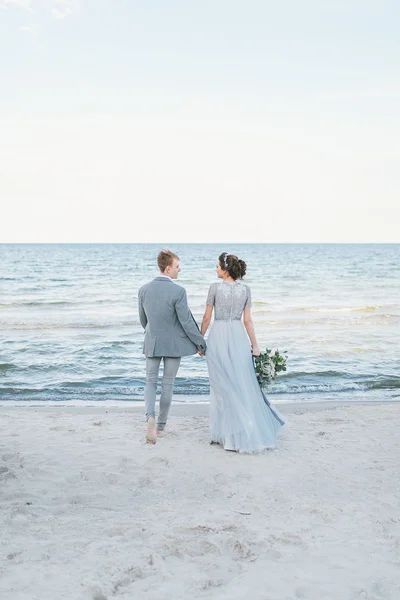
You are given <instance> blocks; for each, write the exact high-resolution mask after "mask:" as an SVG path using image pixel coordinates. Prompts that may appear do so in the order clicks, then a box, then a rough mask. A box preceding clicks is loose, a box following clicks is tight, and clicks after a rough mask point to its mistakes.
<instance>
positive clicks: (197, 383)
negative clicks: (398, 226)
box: [0, 241, 400, 406]
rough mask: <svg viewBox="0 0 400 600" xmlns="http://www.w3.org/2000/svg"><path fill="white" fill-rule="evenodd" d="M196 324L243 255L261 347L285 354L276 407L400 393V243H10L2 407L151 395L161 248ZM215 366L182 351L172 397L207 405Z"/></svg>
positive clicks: (2, 293)
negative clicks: (149, 369)
mask: <svg viewBox="0 0 400 600" xmlns="http://www.w3.org/2000/svg"><path fill="white" fill-rule="evenodd" d="M164 247H170V248H171V249H172V250H173V251H174V252H176V253H177V254H178V255H179V257H180V262H181V268H182V271H181V273H180V275H179V280H178V281H177V283H178V285H182V286H184V287H185V288H186V290H187V295H188V300H189V304H190V308H191V310H192V312H193V314H194V316H195V318H196V320H197V322H198V323H199V324H200V323H201V319H202V315H203V312H204V309H205V301H206V297H207V291H208V288H209V285H210V284H211V283H213V282H214V281H216V272H215V266H216V262H217V259H218V256H219V255H220V254H221V252H229V253H233V254H236V255H238V256H239V258H242V259H243V260H245V262H246V263H247V268H248V271H247V275H246V277H245V282H246V283H247V284H248V285H249V286H250V287H251V290H252V298H253V308H252V312H253V320H254V324H255V330H256V335H257V338H258V341H259V345H260V347H261V349H262V350H264V349H265V348H271V349H275V348H276V349H278V350H279V351H280V352H281V353H282V352H284V351H286V352H287V371H286V372H285V373H281V374H279V375H278V377H277V378H276V380H275V381H274V382H273V383H272V384H271V385H270V386H269V389H268V395H269V396H270V399H271V400H272V401H273V402H275V403H278V404H279V403H285V402H291V403H292V402H294V403H302V402H328V401H339V400H345V401H358V400H362V401H374V400H379V401H393V400H400V244H235V243H231V244H172V243H168V241H166V242H162V243H159V244H2V245H0V404H1V405H3V406H4V405H8V406H10V405H30V406H33V405H43V404H46V403H47V404H57V405H85V404H100V403H107V404H116V405H120V404H123V405H125V404H126V403H136V402H140V401H143V389H144V383H145V359H144V357H143V354H142V348H143V339H144V334H143V330H142V327H141V325H140V322H139V318H138V312H137V295H138V289H139V287H140V286H142V285H143V284H144V283H146V282H148V281H150V280H151V279H152V278H154V277H156V276H157V274H158V271H157V263H156V259H157V254H158V252H159V250H160V249H161V248H164ZM208 394H209V382H208V378H207V364H206V360H205V359H204V358H203V357H200V356H198V355H196V356H191V357H186V358H183V359H182V363H181V368H180V370H179V373H178V377H177V379H176V385H175V392H174V401H175V402H207V400H208Z"/></svg>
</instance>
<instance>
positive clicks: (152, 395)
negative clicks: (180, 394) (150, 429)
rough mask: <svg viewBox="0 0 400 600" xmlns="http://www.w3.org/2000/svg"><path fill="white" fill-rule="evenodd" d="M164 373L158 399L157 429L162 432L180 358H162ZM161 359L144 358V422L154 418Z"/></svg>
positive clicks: (169, 406) (158, 357)
mask: <svg viewBox="0 0 400 600" xmlns="http://www.w3.org/2000/svg"><path fill="white" fill-rule="evenodd" d="M162 358H163V361H164V373H163V378H162V389H161V397H160V414H159V415H158V421H157V429H158V430H159V431H162V430H163V429H164V427H165V424H166V422H167V419H168V413H169V409H170V408H171V402H172V389H173V387H174V381H175V377H176V374H177V372H178V369H179V365H180V364H181V359H180V358H171V357H169V356H163V357H162ZM160 363H161V357H160V356H157V357H154V358H149V357H146V385H145V388H144V405H145V409H146V421H147V420H148V419H149V418H150V417H154V418H155V416H156V415H155V409H156V395H157V382H158V373H159V370H160Z"/></svg>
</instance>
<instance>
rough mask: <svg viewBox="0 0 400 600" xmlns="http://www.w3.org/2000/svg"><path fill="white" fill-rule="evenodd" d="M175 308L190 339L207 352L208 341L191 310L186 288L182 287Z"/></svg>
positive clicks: (198, 347)
mask: <svg viewBox="0 0 400 600" xmlns="http://www.w3.org/2000/svg"><path fill="white" fill-rule="evenodd" d="M175 310H176V314H177V317H178V320H179V323H180V324H181V325H182V327H183V330H184V332H185V333H186V335H187V336H188V338H189V340H190V341H191V342H193V344H194V345H195V346H196V348H197V350H198V351H199V352H205V351H206V341H205V339H204V337H203V336H202V335H201V333H200V330H199V326H198V325H197V323H196V321H195V320H194V317H193V315H192V313H191V312H190V310H189V306H188V302H187V295H186V290H185V289H184V288H182V293H181V295H180V296H179V298H178V300H177V301H176V303H175Z"/></svg>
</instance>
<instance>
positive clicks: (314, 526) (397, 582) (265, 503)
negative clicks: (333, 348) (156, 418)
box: [0, 404, 400, 600]
mask: <svg viewBox="0 0 400 600" xmlns="http://www.w3.org/2000/svg"><path fill="white" fill-rule="evenodd" d="M196 410H197V413H198V414H200V415H201V416H197V417H196V416H190V414H189V413H188V414H187V415H186V416H176V415H177V414H179V411H178V412H177V411H176V410H175V416H174V415H172V416H171V418H170V423H169V425H170V428H171V432H170V434H169V436H167V437H165V438H163V439H160V440H159V441H158V443H157V445H156V446H154V447H152V446H149V445H146V444H144V443H143V438H144V423H143V418H142V415H141V414H140V412H138V411H135V410H129V409H128V410H127V409H121V410H115V409H108V411H107V412H106V409H105V408H102V409H96V410H95V409H93V410H92V411H90V410H89V411H85V410H80V409H54V408H53V409H51V408H48V409H44V410H43V409H42V410H39V409H35V408H29V409H28V408H18V409H9V408H2V409H1V411H0V430H1V431H0V519H1V521H0V536H1V544H0V548H1V555H0V598H2V600H3V599H4V600H22V599H23V600H61V599H68V600H80V599H82V600H84V599H85V600H86V599H89V600H104V599H108V600H111V599H113V598H126V599H134V600H140V599H142V598H146V599H147V598H158V599H164V598H174V599H185V600H191V599H197V598H204V599H208V598H218V599H222V600H228V599H229V600H235V599H240V600H245V599H246V600H247V599H250V598H252V599H253V600H292V599H293V600H298V599H305V600H353V599H354V600H359V599H362V600H399V599H400V485H399V484H400V481H399V479H400V476H399V471H400V467H399V465H400V435H399V430H400V405H399V404H391V405H382V406H377V405H371V406H353V407H341V408H336V409H330V410H323V411H316V412H303V413H302V414H294V413H293V414H291V416H290V428H289V430H288V432H287V434H286V436H285V437H284V438H283V439H282V441H281V444H280V448H279V449H278V450H276V451H274V452H268V453H266V454H264V455H259V456H246V455H238V454H235V453H230V452H224V451H223V450H221V449H220V448H219V447H218V446H210V445H209V444H208V443H207V440H208V437H207V433H208V432H207V418H206V417H205V416H203V414H204V408H202V409H196V407H192V408H191V414H196ZM282 412H285V410H284V408H283V407H282ZM202 413H203V414H202Z"/></svg>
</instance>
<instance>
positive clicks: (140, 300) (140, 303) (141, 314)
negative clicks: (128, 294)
mask: <svg viewBox="0 0 400 600" xmlns="http://www.w3.org/2000/svg"><path fill="white" fill-rule="evenodd" d="M138 308H139V319H140V322H141V324H142V327H143V329H146V325H147V317H146V312H145V310H144V308H143V298H142V294H141V293H140V290H139V296H138Z"/></svg>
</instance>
